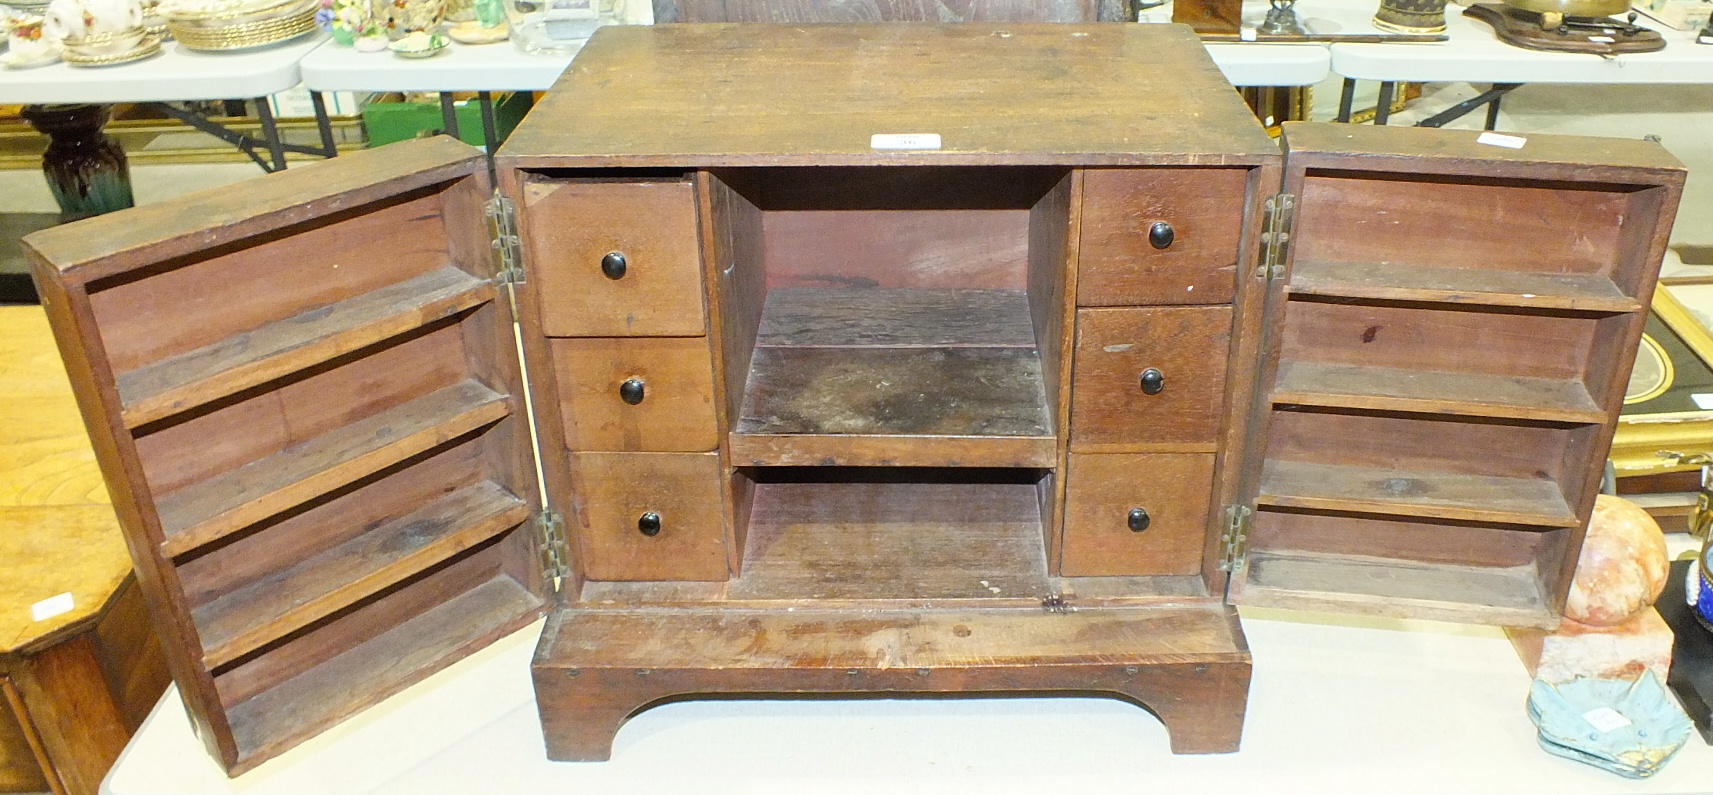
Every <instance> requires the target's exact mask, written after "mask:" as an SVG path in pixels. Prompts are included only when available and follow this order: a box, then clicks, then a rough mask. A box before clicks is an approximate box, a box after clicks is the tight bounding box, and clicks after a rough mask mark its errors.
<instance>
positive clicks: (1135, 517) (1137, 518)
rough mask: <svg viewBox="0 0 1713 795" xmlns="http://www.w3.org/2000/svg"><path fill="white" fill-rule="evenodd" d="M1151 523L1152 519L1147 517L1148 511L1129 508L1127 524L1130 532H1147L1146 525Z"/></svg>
mask: <svg viewBox="0 0 1713 795" xmlns="http://www.w3.org/2000/svg"><path fill="white" fill-rule="evenodd" d="M1153 521H1154V519H1153V518H1152V517H1150V516H1149V515H1148V511H1147V510H1146V509H1144V508H1131V509H1130V517H1129V521H1128V522H1127V524H1129V525H1130V530H1131V532H1135V533H1140V532H1142V531H1143V530H1147V529H1148V525H1149V524H1151V523H1153Z"/></svg>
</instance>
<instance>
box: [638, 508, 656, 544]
mask: <svg viewBox="0 0 1713 795" xmlns="http://www.w3.org/2000/svg"><path fill="white" fill-rule="evenodd" d="M636 529H637V532H640V533H642V534H643V535H645V536H648V537H649V538H653V537H655V536H657V535H660V514H658V513H655V512H654V511H649V512H648V513H645V514H643V515H642V516H640V517H638V518H637V520H636Z"/></svg>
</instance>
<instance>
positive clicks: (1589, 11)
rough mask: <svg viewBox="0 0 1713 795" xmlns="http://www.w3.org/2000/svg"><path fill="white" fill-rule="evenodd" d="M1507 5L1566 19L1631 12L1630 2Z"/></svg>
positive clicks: (1521, 1)
mask: <svg viewBox="0 0 1713 795" xmlns="http://www.w3.org/2000/svg"><path fill="white" fill-rule="evenodd" d="M1505 5H1508V6H1510V7H1512V8H1520V9H1522V10H1524V11H1533V12H1535V13H1536V14H1558V15H1560V16H1565V17H1609V16H1613V15H1615V14H1622V13H1625V12H1627V11H1629V10H1630V3H1629V0H1505ZM1554 27H1557V26H1556V25H1555V26H1554Z"/></svg>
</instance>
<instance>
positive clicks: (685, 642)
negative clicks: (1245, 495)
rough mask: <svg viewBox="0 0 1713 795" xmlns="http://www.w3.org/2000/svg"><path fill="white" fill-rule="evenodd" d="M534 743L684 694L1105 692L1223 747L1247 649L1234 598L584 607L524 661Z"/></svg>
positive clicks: (1207, 748)
mask: <svg viewBox="0 0 1713 795" xmlns="http://www.w3.org/2000/svg"><path fill="white" fill-rule="evenodd" d="M532 668H533V673H534V677H535V693H536V702H537V704H538V705H539V707H540V710H541V724H542V730H543V733H544V735H545V737H546V740H547V755H548V758H550V759H553V760H556V761H598V760H603V759H607V758H608V757H610V756H611V754H612V743H613V736H614V735H615V734H616V733H617V732H618V730H619V727H620V725H622V724H623V723H624V721H625V719H627V718H629V717H630V716H631V715H632V714H635V713H637V712H639V711H641V710H643V709H645V708H647V707H648V706H651V705H653V704H655V703H657V702H660V701H663V700H666V699H669V698H673V697H682V696H694V695H698V694H709V695H712V694H734V693H737V694H743V693H750V694H831V695H837V694H858V693H888V694H898V695H900V696H908V695H911V694H929V693H994V694H1006V693H1013V694H1025V693H1047V692H1059V693H1078V694H1111V695H1115V696H1118V697H1121V698H1128V699H1131V700H1134V701H1137V702H1140V704H1141V705H1143V706H1145V707H1146V708H1147V709H1148V710H1149V711H1151V712H1152V713H1153V714H1154V715H1155V716H1157V717H1159V718H1160V720H1161V721H1162V722H1163V723H1165V725H1166V730H1167V732H1168V733H1169V734H1170V736H1171V744H1172V751H1173V752H1174V753H1180V754H1205V753H1229V752H1232V751H1236V750H1237V748H1238V744H1239V742H1240V741H1241V739H1242V735H1243V714H1244V710H1245V708H1246V707H1247V705H1248V700H1249V676H1250V669H1251V661H1250V656H1249V649H1248V646H1247V644H1246V643H1245V642H1244V639H1243V632H1242V629H1241V628H1240V627H1239V625H1238V622H1237V614H1236V612H1235V611H1234V610H1231V609H1229V608H1226V607H1223V606H1209V607H1124V608H1085V609H1082V610H1077V611H1074V612H1048V611H1045V610H1041V609H1018V608H1006V609H992V610H984V611H980V612H976V611H962V610H960V611H938V610H864V611H854V610H853V611H834V610H824V609H809V610H802V609H799V610H795V611H792V612H789V613H787V612H785V611H784V610H782V609H781V610H753V609H726V610H721V609H684V610H669V609H654V610H621V609H584V608H570V609H566V610H562V611H560V612H558V613H556V614H555V615H553V616H552V617H551V618H550V619H549V620H548V624H547V628H546V630H545V631H544V632H543V634H542V638H541V645H540V646H539V647H537V649H536V656H535V662H534V663H533V665H532Z"/></svg>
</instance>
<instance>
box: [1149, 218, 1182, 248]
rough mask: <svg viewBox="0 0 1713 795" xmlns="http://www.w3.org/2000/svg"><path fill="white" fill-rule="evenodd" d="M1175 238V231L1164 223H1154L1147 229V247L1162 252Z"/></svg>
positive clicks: (1176, 233)
mask: <svg viewBox="0 0 1713 795" xmlns="http://www.w3.org/2000/svg"><path fill="white" fill-rule="evenodd" d="M1177 238H1178V232H1177V230H1175V229H1173V228H1172V225H1171V224H1168V223H1166V222H1165V221H1155V222H1154V225H1153V226H1151V227H1148V245H1150V246H1153V247H1154V248H1157V249H1162V250H1164V249H1166V248H1167V247H1169V246H1171V245H1172V241H1173V240H1176V239H1177Z"/></svg>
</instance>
